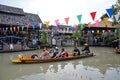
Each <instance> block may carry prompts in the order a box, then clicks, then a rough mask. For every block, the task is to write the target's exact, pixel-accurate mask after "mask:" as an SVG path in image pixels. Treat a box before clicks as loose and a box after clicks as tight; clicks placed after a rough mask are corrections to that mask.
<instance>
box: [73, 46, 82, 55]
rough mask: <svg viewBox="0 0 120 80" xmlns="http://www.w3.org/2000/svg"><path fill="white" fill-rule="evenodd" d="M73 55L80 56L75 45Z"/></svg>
mask: <svg viewBox="0 0 120 80" xmlns="http://www.w3.org/2000/svg"><path fill="white" fill-rule="evenodd" d="M73 56H80V50H79V49H78V48H77V47H74V50H73Z"/></svg>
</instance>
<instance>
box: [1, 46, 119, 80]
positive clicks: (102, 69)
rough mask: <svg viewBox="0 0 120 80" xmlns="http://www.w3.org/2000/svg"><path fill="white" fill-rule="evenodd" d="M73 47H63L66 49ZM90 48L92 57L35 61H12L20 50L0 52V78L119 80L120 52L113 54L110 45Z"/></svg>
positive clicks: (38, 51)
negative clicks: (32, 62)
mask: <svg viewBox="0 0 120 80" xmlns="http://www.w3.org/2000/svg"><path fill="white" fill-rule="evenodd" d="M72 48H73V47H66V49H67V51H68V52H71V51H72ZM79 48H80V49H81V47H79ZM90 49H91V51H92V52H93V53H95V54H96V56H95V57H89V58H84V59H76V60H69V61H61V62H50V63H37V64H13V63H11V61H10V60H12V59H16V58H17V55H18V54H20V52H16V53H0V80H120V54H115V53H114V52H113V50H114V49H113V48H106V47H91V48H90ZM41 51H42V50H36V51H28V52H22V53H23V54H24V55H31V54H33V53H38V54H40V53H41Z"/></svg>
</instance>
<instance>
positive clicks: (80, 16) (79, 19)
mask: <svg viewBox="0 0 120 80" xmlns="http://www.w3.org/2000/svg"><path fill="white" fill-rule="evenodd" d="M77 18H78V21H79V23H81V18H82V15H77Z"/></svg>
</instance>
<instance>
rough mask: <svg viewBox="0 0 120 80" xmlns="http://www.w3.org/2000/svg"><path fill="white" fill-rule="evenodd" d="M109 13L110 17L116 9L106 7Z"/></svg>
mask: <svg viewBox="0 0 120 80" xmlns="http://www.w3.org/2000/svg"><path fill="white" fill-rule="evenodd" d="M106 11H107V13H108V16H109V18H111V17H112V14H113V11H114V8H109V9H106Z"/></svg>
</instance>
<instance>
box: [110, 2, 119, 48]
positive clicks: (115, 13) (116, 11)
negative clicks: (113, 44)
mask: <svg viewBox="0 0 120 80" xmlns="http://www.w3.org/2000/svg"><path fill="white" fill-rule="evenodd" d="M112 7H113V8H114V11H113V23H112V25H115V26H116V27H117V29H118V30H117V31H118V32H117V35H118V37H119V39H120V26H119V25H120V0H117V2H116V3H115V4H113V5H112ZM117 18H118V19H117ZM119 45H120V40H119ZM119 47H120V46H119Z"/></svg>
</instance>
